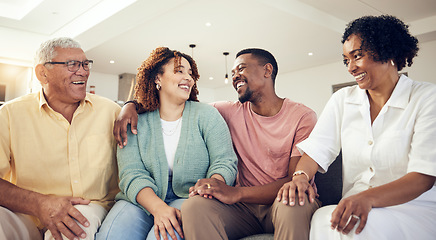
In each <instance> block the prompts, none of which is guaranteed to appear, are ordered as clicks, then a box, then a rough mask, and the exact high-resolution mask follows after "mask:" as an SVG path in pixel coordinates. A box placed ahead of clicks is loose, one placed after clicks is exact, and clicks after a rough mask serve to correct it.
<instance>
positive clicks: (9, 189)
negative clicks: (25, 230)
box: [0, 179, 44, 216]
mask: <svg viewBox="0 0 436 240" xmlns="http://www.w3.org/2000/svg"><path fill="white" fill-rule="evenodd" d="M0 193H1V194H0V206H3V207H6V208H7V209H9V210H11V211H13V212H19V213H24V214H28V215H33V216H36V215H37V214H36V211H37V208H38V206H37V205H38V203H39V201H40V200H41V198H42V197H43V196H44V195H42V194H40V193H37V192H33V191H29V190H25V189H22V188H19V187H17V186H16V185H14V184H12V183H10V182H8V181H6V180H3V179H0Z"/></svg>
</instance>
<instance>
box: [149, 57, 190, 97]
mask: <svg viewBox="0 0 436 240" xmlns="http://www.w3.org/2000/svg"><path fill="white" fill-rule="evenodd" d="M174 60H175V58H173V59H171V60H170V61H169V62H168V63H167V64H165V65H164V66H163V67H162V68H163V74H158V76H157V79H156V81H155V82H156V84H159V85H160V86H161V89H160V90H159V98H160V100H161V102H162V100H163V101H165V100H170V101H173V102H175V103H182V102H185V101H186V100H188V99H189V95H190V94H191V90H192V86H193V85H194V80H193V78H192V76H191V75H192V69H191V65H190V64H189V62H188V60H186V59H185V58H183V57H182V58H181V60H180V65H176V68H174V67H175V65H174V64H177V63H175V62H174ZM174 70H175V71H174Z"/></svg>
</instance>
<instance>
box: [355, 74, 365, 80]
mask: <svg viewBox="0 0 436 240" xmlns="http://www.w3.org/2000/svg"><path fill="white" fill-rule="evenodd" d="M365 75H366V73H361V74H359V75H357V76H354V78H355V79H357V80H358V79H361V78H363V77H365Z"/></svg>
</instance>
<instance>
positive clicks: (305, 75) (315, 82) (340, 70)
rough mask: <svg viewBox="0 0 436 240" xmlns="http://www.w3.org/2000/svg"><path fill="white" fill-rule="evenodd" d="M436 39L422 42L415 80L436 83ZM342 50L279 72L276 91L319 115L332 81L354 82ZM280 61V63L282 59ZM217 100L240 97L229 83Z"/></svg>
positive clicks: (413, 72) (217, 91) (413, 70)
mask: <svg viewBox="0 0 436 240" xmlns="http://www.w3.org/2000/svg"><path fill="white" fill-rule="evenodd" d="M435 53H436V41H432V42H427V43H422V44H420V51H419V52H418V57H416V58H415V59H414V63H413V65H412V67H411V68H407V67H406V68H405V69H403V70H402V72H403V71H407V72H408V74H409V77H410V78H412V79H413V80H417V81H423V82H432V83H435V84H436V78H435V77H434V76H433V74H434V73H433V70H434V69H435V68H436V58H435V57H434V55H435ZM340 54H341V53H338V61H337V62H335V63H331V64H326V65H322V66H319V67H315V68H308V69H303V70H300V71H295V72H289V73H279V74H278V76H277V78H276V92H277V95H279V96H280V97H287V98H290V99H291V100H293V101H296V102H301V103H303V104H304V105H306V106H308V107H310V108H312V109H313V110H314V111H315V112H316V113H317V115H318V116H319V115H320V114H321V112H322V110H323V108H324V106H325V104H326V103H327V101H328V99H329V98H330V96H331V94H332V85H334V84H339V83H347V82H353V81H354V78H353V77H352V76H351V75H350V74H349V73H348V71H347V69H346V67H345V66H344V65H343V63H342V59H341V58H342V57H341V55H340ZM279 64H280V63H279ZM214 95H215V98H214V99H213V101H221V100H229V101H236V100H237V93H236V92H235V90H234V89H233V87H232V86H231V85H230V84H229V85H228V86H226V87H224V88H218V89H215V94H214Z"/></svg>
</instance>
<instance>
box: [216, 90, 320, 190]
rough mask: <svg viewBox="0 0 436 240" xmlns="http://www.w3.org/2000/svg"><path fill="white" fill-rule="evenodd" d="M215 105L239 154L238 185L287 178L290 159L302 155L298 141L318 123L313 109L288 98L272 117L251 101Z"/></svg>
mask: <svg viewBox="0 0 436 240" xmlns="http://www.w3.org/2000/svg"><path fill="white" fill-rule="evenodd" d="M213 106H214V107H216V108H217V109H218V111H219V112H220V113H221V115H222V116H223V118H224V120H225V121H226V122H227V125H228V126H229V129H230V134H231V135H232V140H233V145H234V147H235V151H236V154H237V156H238V178H237V180H236V186H243V187H251V186H259V185H265V184H268V183H271V182H274V181H276V180H278V179H281V178H284V177H287V176H288V174H289V173H288V171H289V162H290V158H291V157H295V156H301V154H300V152H299V151H298V150H297V148H296V145H297V143H299V142H301V141H303V140H304V139H306V138H307V137H308V136H309V134H310V132H311V131H312V129H313V127H314V126H315V123H316V114H315V112H314V111H313V110H311V109H310V108H308V107H306V106H304V105H303V104H300V103H296V102H293V101H291V100H290V99H287V98H285V100H284V102H283V105H282V108H281V109H280V111H279V112H278V113H277V114H276V115H274V116H272V117H264V116H261V115H258V114H256V113H255V112H253V111H252V110H251V107H250V106H251V104H250V102H245V103H243V104H242V103H241V102H239V101H237V102H217V103H214V104H213Z"/></svg>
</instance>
